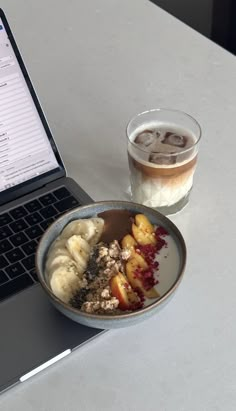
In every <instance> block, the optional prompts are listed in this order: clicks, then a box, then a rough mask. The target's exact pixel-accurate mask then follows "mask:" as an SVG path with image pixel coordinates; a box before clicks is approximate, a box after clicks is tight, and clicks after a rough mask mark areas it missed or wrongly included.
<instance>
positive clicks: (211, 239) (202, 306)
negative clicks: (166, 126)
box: [0, 0, 236, 411]
mask: <svg viewBox="0 0 236 411" xmlns="http://www.w3.org/2000/svg"><path fill="white" fill-rule="evenodd" d="M1 6H2V7H3V8H4V9H5V11H6V13H7V16H8V19H9V21H10V23H11V26H12V29H13V31H14V33H15V36H16V39H17V41H18V44H19V46H20V48H21V51H22V54H23V56H24V58H25V61H26V64H27V66H28V69H29V71H30V73H31V77H32V79H33V82H34V84H35V86H36V89H37V91H38V94H39V97H40V99H41V102H42V105H43V107H44V109H45V112H46V115H47V117H48V120H49V123H50V125H51V128H52V131H53V133H54V135H55V138H56V141H57V143H58V146H59V148H60V150H61V153H62V156H63V158H64V161H65V164H66V167H67V170H68V173H69V174H70V175H72V176H73V177H74V178H75V179H76V180H77V181H78V182H79V183H80V184H81V185H82V187H84V188H85V189H86V191H87V192H88V193H89V194H90V195H91V196H92V197H93V198H94V199H95V200H101V199H124V198H126V194H125V193H126V189H127V186H128V168H127V158H126V143H125V126H126V123H127V121H128V120H129V118H130V117H131V116H133V115H134V114H136V113H137V112H140V111H143V110H145V109H149V108H155V107H173V108H176V109H181V110H184V111H186V112H188V113H190V114H192V115H193V116H194V117H195V118H197V119H198V121H199V122H200V124H201V126H202V130H203V138H202V143H201V148H200V158H199V164H198V169H197V173H196V177H195V184H194V190H193V192H192V195H191V201H190V204H189V205H188V206H187V208H186V209H185V210H183V211H182V212H181V213H179V214H177V215H176V216H173V217H172V220H173V221H174V222H175V224H176V225H177V226H178V227H179V229H180V230H181V231H182V233H183V235H184V237H185V240H186V243H187V247H188V264H187V269H186V274H185V278H184V280H183V282H182V284H181V287H180V288H179V291H178V292H177V294H176V296H175V298H174V299H173V300H172V302H171V303H170V304H169V305H168V306H166V308H165V309H164V310H163V311H161V312H160V313H159V314H158V315H156V316H155V317H153V318H152V319H150V320H148V321H146V322H144V323H143V324H140V325H138V326H135V327H132V328H129V329H122V330H116V331H110V332H108V333H106V334H104V335H103V336H102V337H100V338H99V339H97V340H94V341H93V342H92V343H90V344H87V345H86V346H84V347H83V348H82V349H80V350H77V351H76V352H74V353H73V354H71V355H70V356H69V357H67V358H66V359H64V360H62V361H61V362H60V363H57V364H56V365H55V366H52V367H51V368H49V369H47V370H46V371H44V372H42V373H41V374H38V375H37V376H36V377H34V378H32V379H31V380H29V381H27V382H26V383H23V384H20V385H18V386H17V387H16V388H14V389H11V390H9V391H7V392H6V393H4V394H3V395H1V397H0V409H1V410H2V411H13V410H14V411H18V410H24V411H31V410H40V411H41V410H42V411H54V410H55V411H64V410H69V411H77V410H83V411H90V410H91V411H92V410H101V411H105V410H119V411H129V410H132V411H133V410H134V411H139V410H140V411H141V410H142V411H143V410H144V409H146V410H150V411H151V410H161V411H172V410H173V411H174V410H175V411H200V410H201V411H203V410H206V411H210V410H224V411H231V410H232V411H233V410H234V411H235V409H236V325H235V324H236V322H235V316H236V302H235V301H236V298H235V289H236V274H235V259H234V257H235V241H236V217H235V202H236V184H235V177H236V171H235V153H236V138H235V129H236V126H235V123H234V120H235V115H236V60H235V57H234V56H233V55H231V54H229V53H228V52H226V51H224V50H223V49H221V48H219V47H218V46H216V45H214V44H213V43H211V42H210V41H209V40H207V39H205V38H204V37H202V36H201V35H200V34H198V33H196V32H195V31H193V30H192V29H190V28H188V27H187V26H185V25H184V24H182V23H181V22H179V21H177V20H176V19H174V18H173V17H171V16H170V15H168V14H167V13H165V12H164V11H162V10H161V9H159V8H158V7H156V6H154V5H153V4H151V3H149V2H148V1H145V0H129V1H127V0H97V1H93V0H86V1H82V0H68V1H67V2H61V1H56V0H50V1H46V0H41V1H39V2H37V3H36V2H33V1H30V0H24V1H23V0H2V1H1Z"/></svg>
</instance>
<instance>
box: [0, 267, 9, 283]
mask: <svg viewBox="0 0 236 411" xmlns="http://www.w3.org/2000/svg"><path fill="white" fill-rule="evenodd" d="M6 281H8V277H7V275H6V274H5V273H4V271H3V270H0V284H2V283H5V282H6Z"/></svg>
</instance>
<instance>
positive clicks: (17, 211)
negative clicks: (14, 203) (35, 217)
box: [10, 206, 28, 220]
mask: <svg viewBox="0 0 236 411" xmlns="http://www.w3.org/2000/svg"><path fill="white" fill-rule="evenodd" d="M10 214H11V216H12V217H13V218H14V220H18V218H22V217H24V216H25V215H27V214H28V212H27V210H26V209H25V208H24V207H22V206H21V207H17V208H14V209H13V210H11V211H10Z"/></svg>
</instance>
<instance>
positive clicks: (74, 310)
mask: <svg viewBox="0 0 236 411" xmlns="http://www.w3.org/2000/svg"><path fill="white" fill-rule="evenodd" d="M114 203H116V204H118V205H127V206H129V205H130V206H136V207H141V208H142V209H144V211H145V209H146V210H147V212H150V211H152V212H153V213H154V214H157V215H158V216H159V217H160V219H161V220H164V221H165V220H167V221H168V224H169V225H170V226H171V229H172V230H173V231H174V233H175V235H176V237H177V238H178V241H179V242H180V246H181V249H182V254H183V255H182V265H181V267H180V272H179V275H178V277H177V279H176V280H175V282H174V283H173V284H172V286H171V287H170V289H169V290H168V291H167V292H166V293H165V294H163V295H162V296H161V297H160V298H159V299H158V300H155V301H154V302H153V303H151V304H149V305H148V306H146V307H143V308H141V309H139V310H136V311H131V312H130V311H129V312H127V313H124V314H114V315H109V314H107V315H106V314H90V313H86V312H84V311H81V310H78V309H77V308H74V307H72V306H70V305H69V304H66V303H65V302H64V301H62V300H60V299H59V298H58V297H56V296H55V294H54V293H53V292H52V290H51V289H50V287H49V286H48V285H47V282H46V280H45V278H44V275H43V274H41V273H40V269H39V264H38V254H39V250H40V247H41V244H42V243H43V241H44V238H45V236H46V235H47V234H48V232H49V231H51V230H52V229H53V228H54V226H56V224H58V222H59V221H63V219H64V218H65V217H66V216H68V215H70V214H73V213H74V212H75V211H77V210H83V209H86V210H87V209H89V208H91V209H93V208H94V207H97V206H99V205H101V206H102V205H107V206H109V205H111V209H112V205H113V206H114ZM126 209H127V208H126ZM53 241H55V240H53ZM186 260H187V249H186V244H185V241H184V238H183V236H182V234H181V232H180V231H179V229H178V227H177V226H176V225H175V224H174V223H173V222H172V221H171V220H170V219H168V218H167V217H166V216H164V215H163V214H161V213H159V212H158V211H157V210H154V209H152V208H150V207H147V206H144V205H142V204H138V203H134V202H131V201H122V200H104V201H96V202H94V203H91V204H86V205H82V206H79V207H76V208H74V209H73V210H70V211H68V212H66V213H65V214H63V215H62V216H61V217H59V218H58V219H56V220H55V221H54V222H53V223H52V224H51V225H50V226H49V227H48V228H47V229H46V231H45V232H44V234H43V235H42V237H41V239H40V241H39V243H38V246H37V249H36V253H35V267H36V272H37V276H38V279H39V282H40V284H41V286H42V287H43V289H44V291H45V292H46V294H48V295H49V296H50V298H52V300H53V301H54V302H55V303H56V304H59V305H60V306H62V307H63V308H64V309H65V310H69V311H70V312H71V313H72V314H75V315H80V316H82V317H84V318H87V319H90V320H98V321H99V320H102V321H105V322H106V321H111V320H125V319H128V318H130V317H132V318H135V317H139V316H140V315H142V314H145V313H147V312H149V311H151V310H153V309H154V308H156V307H158V306H159V305H161V304H162V303H164V302H165V301H166V300H167V299H168V298H169V297H170V296H171V294H173V293H174V292H175V290H176V289H177V287H178V286H179V284H180V282H181V281H182V279H183V275H184V272H185V268H186Z"/></svg>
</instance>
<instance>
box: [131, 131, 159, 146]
mask: <svg viewBox="0 0 236 411" xmlns="http://www.w3.org/2000/svg"><path fill="white" fill-rule="evenodd" d="M155 140H156V133H155V132H154V131H152V130H144V131H142V132H141V133H140V134H138V135H137V136H136V137H135V140H134V142H135V144H138V145H139V146H142V147H149V146H150V145H151V144H153V143H154V141H155Z"/></svg>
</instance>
